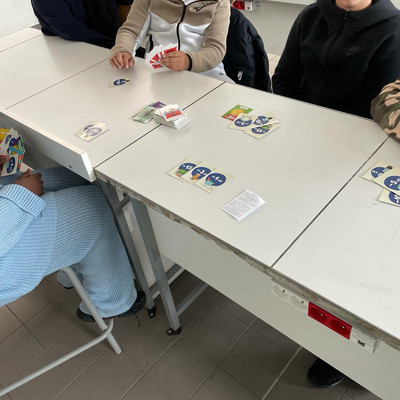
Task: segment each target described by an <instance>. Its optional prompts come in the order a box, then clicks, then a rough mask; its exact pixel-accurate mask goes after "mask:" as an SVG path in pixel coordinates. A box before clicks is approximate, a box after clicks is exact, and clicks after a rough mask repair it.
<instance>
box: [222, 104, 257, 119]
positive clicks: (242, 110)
mask: <svg viewBox="0 0 400 400" xmlns="http://www.w3.org/2000/svg"><path fill="white" fill-rule="evenodd" d="M250 111H253V109H252V108H250V107H247V106H241V105H240V104H237V105H236V106H235V107H232V108H231V109H230V110H228V111H227V112H226V113H225V114H223V115H221V117H222V118H225V119H229V120H230V121H234V120H235V119H236V117H237V116H238V115H239V114H248V113H249V112H250Z"/></svg>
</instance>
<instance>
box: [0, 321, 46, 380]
mask: <svg viewBox="0 0 400 400" xmlns="http://www.w3.org/2000/svg"><path fill="white" fill-rule="evenodd" d="M44 352H45V350H44V349H43V347H42V346H41V345H40V344H39V343H38V342H37V340H36V339H35V338H34V337H33V336H32V335H31V334H30V333H29V332H28V330H27V329H26V328H25V327H24V326H21V327H20V328H18V329H17V330H16V331H15V332H14V333H12V334H11V335H10V336H8V337H7V339H5V340H3V341H2V342H1V343H0V360H1V362H0V383H1V384H2V385H4V386H6V385H8V384H9V383H10V382H11V381H12V380H13V379H14V378H15V377H17V376H18V375H19V374H20V373H21V371H23V370H24V369H25V368H26V367H28V366H29V365H30V364H32V363H33V362H34V361H35V360H36V359H37V358H39V357H40V356H41V355H42V354H43V353H44Z"/></svg>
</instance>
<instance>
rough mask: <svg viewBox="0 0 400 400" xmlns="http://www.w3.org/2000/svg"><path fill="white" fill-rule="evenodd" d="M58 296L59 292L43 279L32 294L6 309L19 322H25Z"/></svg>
mask: <svg viewBox="0 0 400 400" xmlns="http://www.w3.org/2000/svg"><path fill="white" fill-rule="evenodd" d="M58 295H59V292H58V291H57V290H55V289H54V288H53V286H52V285H50V283H49V282H47V281H46V280H45V279H43V280H42V282H40V284H39V285H38V286H37V287H36V288H35V289H34V290H32V292H30V293H28V294H26V295H25V296H22V297H20V298H19V299H18V300H16V301H14V302H12V303H10V304H8V308H9V309H10V310H11V311H12V312H13V313H14V314H15V315H16V316H17V317H18V319H19V320H20V321H22V322H26V321H28V320H29V319H30V318H32V317H33V316H34V315H35V314H37V313H38V312H39V311H40V310H42V309H43V308H44V307H46V306H47V305H48V304H50V303H51V302H52V301H53V300H54V299H55V298H56V297H57V296H58Z"/></svg>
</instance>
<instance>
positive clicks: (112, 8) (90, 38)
mask: <svg viewBox="0 0 400 400" xmlns="http://www.w3.org/2000/svg"><path fill="white" fill-rule="evenodd" d="M119 4H123V5H130V4H132V0H32V7H33V11H34V12H35V15H36V17H37V18H38V20H39V22H40V24H41V25H42V32H43V33H44V34H45V35H50V36H60V37H62V38H63V39H67V40H74V41H79V42H86V43H91V44H95V45H97V46H102V47H106V48H109V49H110V48H111V47H113V46H114V43H115V36H116V34H117V30H118V28H119V26H120V17H119V13H118V8H117V5H119Z"/></svg>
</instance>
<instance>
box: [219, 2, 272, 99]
mask: <svg viewBox="0 0 400 400" xmlns="http://www.w3.org/2000/svg"><path fill="white" fill-rule="evenodd" d="M226 44H227V46H226V55H225V58H224V59H223V61H222V62H223V64H224V67H225V72H226V74H227V75H228V76H229V78H231V79H232V80H234V81H235V82H236V83H238V84H240V85H244V86H249V87H253V88H256V89H260V90H265V91H268V92H270V91H271V80H270V77H269V73H268V72H269V63H268V57H267V54H266V53H265V50H264V44H263V41H262V39H261V37H260V35H259V34H258V33H257V30H256V28H254V26H253V25H252V24H251V22H250V21H249V20H248V19H247V18H246V17H245V16H244V15H243V14H242V13H241V12H240V11H238V10H236V9H235V8H233V7H232V8H231V17H230V25H229V31H228V37H227V39H226Z"/></svg>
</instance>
